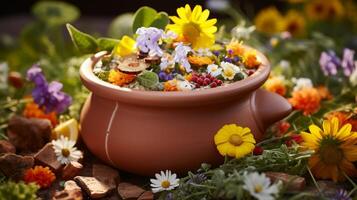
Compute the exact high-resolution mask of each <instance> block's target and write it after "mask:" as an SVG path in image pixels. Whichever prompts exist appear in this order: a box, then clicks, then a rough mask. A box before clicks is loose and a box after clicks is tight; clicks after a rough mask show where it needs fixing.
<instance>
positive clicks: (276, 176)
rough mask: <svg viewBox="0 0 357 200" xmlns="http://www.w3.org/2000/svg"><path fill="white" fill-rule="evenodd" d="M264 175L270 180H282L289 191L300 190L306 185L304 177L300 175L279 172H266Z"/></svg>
mask: <svg viewBox="0 0 357 200" xmlns="http://www.w3.org/2000/svg"><path fill="white" fill-rule="evenodd" d="M265 175H266V176H267V177H268V178H270V180H271V181H272V182H275V181H282V182H283V184H284V185H286V186H287V190H289V191H301V190H303V189H304V188H305V185H306V181H305V178H304V177H301V176H296V175H290V174H286V173H281V172H266V173H265Z"/></svg>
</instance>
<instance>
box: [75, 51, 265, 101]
mask: <svg viewBox="0 0 357 200" xmlns="http://www.w3.org/2000/svg"><path fill="white" fill-rule="evenodd" d="M245 47H246V48H247V49H250V50H255V51H256V53H257V57H258V59H260V61H261V62H262V64H261V65H260V66H259V68H258V70H257V71H256V72H255V73H254V74H253V75H251V76H249V77H247V78H245V79H243V80H241V81H237V82H235V83H231V84H228V85H226V86H221V87H217V88H209V89H203V90H194V91H174V92H163V91H143V90H135V89H129V88H125V87H120V86H117V85H114V84H111V83H108V82H105V81H103V80H101V79H99V78H98V77H97V76H95V75H94V73H93V67H94V65H95V64H96V63H97V62H98V61H100V60H101V59H102V58H103V57H104V56H106V55H108V54H109V53H108V52H106V51H101V52H98V53H96V54H94V55H93V56H91V57H90V58H88V59H86V60H85V61H84V62H83V63H82V65H81V67H80V78H81V80H82V82H83V84H84V85H85V86H86V87H87V88H88V89H89V90H90V91H91V92H93V94H95V95H99V96H101V97H103V98H106V99H111V100H115V101H119V102H123V103H129V104H136V105H153V106H189V105H192V106H197V105H205V104H212V103H218V102H222V103H223V102H227V101H230V100H236V99H238V98H239V97H242V95H244V94H248V93H250V92H251V91H254V90H256V89H258V88H259V87H260V86H261V85H262V84H263V83H264V82H265V81H266V80H267V78H268V77H269V73H270V70H271V67H270V63H269V61H268V59H267V58H266V57H265V56H264V55H263V54H262V53H261V52H260V51H258V50H256V49H253V48H251V47H249V46H245Z"/></svg>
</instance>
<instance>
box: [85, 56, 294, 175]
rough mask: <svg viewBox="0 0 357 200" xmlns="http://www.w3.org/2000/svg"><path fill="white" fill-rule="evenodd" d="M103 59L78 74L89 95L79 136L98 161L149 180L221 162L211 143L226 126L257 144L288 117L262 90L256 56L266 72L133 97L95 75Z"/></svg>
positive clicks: (284, 106)
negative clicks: (244, 133)
mask: <svg viewBox="0 0 357 200" xmlns="http://www.w3.org/2000/svg"><path fill="white" fill-rule="evenodd" d="M105 54H106V52H99V53H97V54H95V55H94V56H92V57H91V58H88V59H87V60H86V61H85V62H84V63H83V64H82V66H81V68H80V77H81V79H82V82H83V84H84V85H85V86H86V87H87V88H88V89H89V90H90V91H91V92H92V93H91V95H90V96H89V97H88V99H87V101H86V103H85V105H84V107H83V110H82V113H81V136H82V138H83V140H84V142H85V143H86V145H87V146H88V148H89V150H90V151H91V152H92V153H93V154H95V155H96V156H97V157H98V158H100V159H102V160H103V161H105V162H106V163H108V164H111V165H113V166H115V167H117V168H119V169H122V170H125V171H128V172H132V173H135V174H140V175H150V176H152V175H153V174H154V173H156V172H159V171H160V170H166V169H170V170H173V171H174V172H176V173H185V172H187V171H189V170H196V169H197V168H199V167H200V164H201V163H203V162H205V163H210V164H213V165H219V164H220V163H221V162H222V161H223V157H222V156H221V155H220V154H219V153H218V151H217V150H216V146H215V144H214V140H213V137H214V135H215V133H216V132H217V131H218V130H219V129H220V128H221V127H222V126H223V125H225V124H231V123H235V124H238V125H240V126H247V127H249V128H250V129H251V131H252V133H254V135H255V138H256V140H257V141H259V140H261V139H262V136H263V134H264V132H265V129H266V128H267V127H268V126H269V125H271V124H272V123H274V122H276V121H278V120H280V119H282V118H283V117H285V116H287V115H288V114H289V113H290V111H291V106H290V104H289V103H288V102H287V101H286V100H285V99H284V98H282V97H280V96H279V95H277V94H273V93H270V92H267V91H265V90H262V89H258V88H259V87H260V86H261V85H262V84H263V83H264V82H265V80H266V79H267V78H268V76H269V73H270V65H269V62H268V60H267V59H266V58H265V56H264V55H262V54H261V53H259V52H258V57H259V58H260V59H261V61H262V66H261V67H260V68H259V69H258V71H257V72H256V73H254V74H253V75H252V76H250V77H248V78H246V79H244V80H242V81H238V82H235V83H233V84H229V85H226V86H223V87H217V88H212V89H206V90H199V91H186V92H160V91H139V90H130V89H128V88H122V87H119V86H116V85H112V84H110V83H107V82H105V81H102V80H100V79H99V78H97V77H96V76H95V75H94V74H93V72H92V68H93V66H94V65H95V64H96V63H97V62H98V61H99V60H100V59H101V58H102V57H103V56H105Z"/></svg>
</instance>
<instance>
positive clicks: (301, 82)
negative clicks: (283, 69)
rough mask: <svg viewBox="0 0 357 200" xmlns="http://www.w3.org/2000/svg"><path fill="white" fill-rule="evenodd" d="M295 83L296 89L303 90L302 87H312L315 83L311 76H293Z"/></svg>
mask: <svg viewBox="0 0 357 200" xmlns="http://www.w3.org/2000/svg"><path fill="white" fill-rule="evenodd" d="M292 81H293V83H295V87H294V88H293V90H294V91H298V90H301V89H302V88H312V87H313V84H312V81H311V79H309V78H292Z"/></svg>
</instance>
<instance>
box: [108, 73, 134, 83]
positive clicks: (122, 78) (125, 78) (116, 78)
mask: <svg viewBox="0 0 357 200" xmlns="http://www.w3.org/2000/svg"><path fill="white" fill-rule="evenodd" d="M135 78H136V76H135V75H133V74H126V73H123V72H120V71H118V70H114V69H112V70H110V72H109V76H108V81H109V82H110V83H113V84H115V85H118V86H123V85H126V84H129V83H131V82H133V81H134V79H135Z"/></svg>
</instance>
